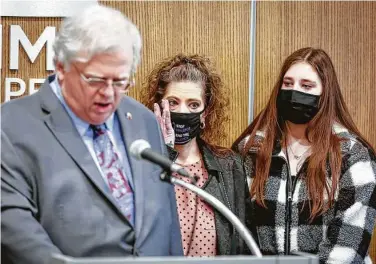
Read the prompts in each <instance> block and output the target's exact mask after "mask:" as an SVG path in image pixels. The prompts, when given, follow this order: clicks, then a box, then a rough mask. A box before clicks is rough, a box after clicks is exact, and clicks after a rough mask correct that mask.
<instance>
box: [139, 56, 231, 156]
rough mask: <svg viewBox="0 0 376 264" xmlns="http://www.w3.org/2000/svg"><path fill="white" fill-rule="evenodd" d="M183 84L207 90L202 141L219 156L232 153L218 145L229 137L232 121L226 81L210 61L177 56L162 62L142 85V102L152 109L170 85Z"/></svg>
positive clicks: (204, 58)
mask: <svg viewBox="0 0 376 264" xmlns="http://www.w3.org/2000/svg"><path fill="white" fill-rule="evenodd" d="M182 81H190V82H195V83H202V85H203V87H204V94H205V111H206V117H205V128H204V129H203V130H202V131H201V133H200V138H201V139H203V140H204V141H205V142H206V143H207V144H208V146H209V147H210V149H211V150H212V151H214V152H215V153H216V154H224V153H226V152H228V151H230V150H228V149H225V148H222V147H219V146H218V145H219V142H221V141H222V140H223V139H225V137H226V132H225V130H224V129H223V124H224V123H226V122H228V120H229V118H228V111H227V108H228V105H229V101H228V98H227V96H226V95H225V93H224V84H223V81H222V79H221V77H220V75H219V74H218V73H217V72H216V70H215V68H214V66H213V64H212V63H211V61H210V59H209V58H207V57H204V56H201V55H197V54H196V55H184V54H178V55H176V56H173V57H169V58H166V59H164V60H162V61H160V62H159V63H157V64H156V65H155V67H154V69H153V70H152V71H151V72H150V74H149V75H148V77H147V80H146V82H145V83H144V84H143V86H142V90H141V102H142V103H143V104H144V105H146V106H147V107H148V108H149V109H150V110H152V109H153V105H154V103H160V102H161V100H162V98H163V96H164V95H165V93H166V88H167V86H168V84H169V83H171V82H182Z"/></svg>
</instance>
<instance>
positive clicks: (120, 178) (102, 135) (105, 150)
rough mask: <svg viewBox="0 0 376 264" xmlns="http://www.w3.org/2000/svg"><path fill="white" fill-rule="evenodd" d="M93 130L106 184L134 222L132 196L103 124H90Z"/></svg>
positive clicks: (117, 156) (96, 152)
mask: <svg viewBox="0 0 376 264" xmlns="http://www.w3.org/2000/svg"><path fill="white" fill-rule="evenodd" d="M90 127H91V129H92V130H93V143H94V151H95V154H96V155H97V158H98V162H99V165H100V167H101V169H102V173H103V175H104V177H105V178H106V179H107V185H108V187H109V188H110V191H111V193H112V195H113V197H114V198H115V200H116V201H117V203H118V205H119V207H120V209H121V211H122V213H123V214H124V215H125V216H126V217H127V218H128V220H129V221H130V222H131V224H132V225H133V224H134V196H133V191H132V188H131V187H130V185H129V182H128V180H127V177H126V176H125V173H124V168H123V165H122V163H121V160H120V159H119V154H118V153H116V151H115V148H114V145H113V143H112V141H111V139H110V137H109V135H108V133H109V132H108V131H107V130H106V128H105V127H104V125H100V126H94V125H91V126H90Z"/></svg>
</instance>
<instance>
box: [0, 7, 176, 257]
mask: <svg viewBox="0 0 376 264" xmlns="http://www.w3.org/2000/svg"><path fill="white" fill-rule="evenodd" d="M140 50H141V37H140V33H139V31H138V29H137V28H136V27H135V25H134V24H132V23H131V22H130V21H129V20H128V19H127V18H125V17H124V16H123V15H122V13H121V12H119V11H116V10H113V9H110V8H107V7H103V6H100V5H97V6H92V7H90V8H88V9H86V10H85V11H84V12H82V13H80V14H79V15H76V16H73V17H69V18H67V19H66V20H65V21H64V22H63V24H62V27H61V29H60V31H59V34H58V35H57V37H56V41H55V43H54V52H55V60H54V62H55V68H56V73H55V74H54V75H52V76H49V77H48V78H47V79H46V82H45V83H44V85H43V86H42V87H41V89H40V90H39V91H38V92H37V93H35V94H34V95H31V96H26V97H24V98H21V99H15V100H12V101H10V102H8V103H5V104H3V105H2V107H1V112H2V120H1V125H2V130H1V146H2V148H1V155H2V160H1V221H2V223H1V234H2V241H1V242H2V261H3V263H28V264H43V263H45V264H47V263H49V262H50V258H51V254H54V253H56V254H64V255H69V256H73V257H104V256H112V257H116V256H121V257H125V256H167V255H182V254H183V252H182V246H181V236H180V229H179V223H178V218H177V212H176V201H175V195H174V189H173V186H172V185H170V184H168V183H164V182H162V181H160V180H159V175H160V173H161V169H159V167H157V166H156V165H152V164H151V163H147V162H144V161H137V160H135V159H133V158H132V157H131V156H130V155H129V153H128V147H129V145H130V144H131V143H132V142H133V141H134V140H136V139H140V138H142V139H144V140H146V141H148V142H149V143H150V145H151V147H152V149H154V150H155V151H157V152H160V153H161V154H165V147H164V142H163V138H162V137H161V134H160V130H159V127H158V123H157V121H156V119H155V117H154V115H153V113H152V112H150V111H149V110H147V109H146V108H145V107H144V106H142V105H141V104H140V103H138V102H136V101H135V100H132V99H131V98H129V97H127V96H125V95H124V93H126V92H127V91H128V89H129V88H130V87H131V86H132V84H133V74H134V73H135V70H136V67H137V65H138V62H139V60H140Z"/></svg>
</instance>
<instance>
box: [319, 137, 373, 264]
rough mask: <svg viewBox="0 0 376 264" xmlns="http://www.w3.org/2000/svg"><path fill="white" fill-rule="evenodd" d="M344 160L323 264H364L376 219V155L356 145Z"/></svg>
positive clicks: (323, 247) (322, 245) (324, 243)
mask: <svg viewBox="0 0 376 264" xmlns="http://www.w3.org/2000/svg"><path fill="white" fill-rule="evenodd" d="M352 144H353V146H352V147H351V150H350V152H349V153H348V155H346V156H345V157H344V159H343V166H342V168H343V169H342V175H341V178H340V181H339V190H338V198H337V202H336V207H335V217H334V219H333V220H332V221H331V222H330V223H329V224H328V226H327V235H326V238H325V239H324V240H323V241H322V242H321V243H320V245H319V258H320V263H321V264H323V263H333V264H334V263H335V264H340V263H341V264H342V263H354V264H355V263H365V258H367V255H368V248H369V244H370V241H371V235H372V231H373V227H374V224H375V218H376V190H375V185H376V159H375V154H374V153H373V152H372V151H371V150H369V149H367V148H366V147H364V146H363V145H362V144H361V143H359V142H355V143H354V142H353V143H352Z"/></svg>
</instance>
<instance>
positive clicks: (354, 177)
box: [239, 126, 376, 264]
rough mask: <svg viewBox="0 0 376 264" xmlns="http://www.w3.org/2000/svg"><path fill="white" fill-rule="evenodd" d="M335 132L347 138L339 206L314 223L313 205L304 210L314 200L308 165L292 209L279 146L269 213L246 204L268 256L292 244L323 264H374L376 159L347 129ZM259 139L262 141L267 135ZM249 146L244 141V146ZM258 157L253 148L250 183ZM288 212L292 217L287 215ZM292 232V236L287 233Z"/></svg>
mask: <svg viewBox="0 0 376 264" xmlns="http://www.w3.org/2000/svg"><path fill="white" fill-rule="evenodd" d="M334 131H335V132H336V133H337V134H338V135H339V136H340V137H343V138H345V139H346V140H345V141H344V142H343V143H342V145H341V150H342V155H343V158H342V170H341V176H340V180H339V185H338V191H337V193H336V196H335V204H334V206H333V207H332V208H330V210H328V211H327V212H326V213H324V214H323V215H321V216H319V217H316V218H315V219H314V220H313V222H311V223H309V221H308V218H309V215H310V212H309V209H308V206H304V207H303V209H302V205H303V203H304V201H305V200H306V204H307V201H308V195H307V190H306V184H305V181H304V178H305V171H306V170H305V168H306V167H305V166H306V165H307V164H304V165H303V166H302V169H301V170H300V173H299V175H298V177H297V180H296V184H295V187H294V188H293V194H292V201H291V204H290V205H291V207H289V206H287V204H289V203H288V202H287V195H286V186H287V185H286V184H287V177H288V175H289V174H288V173H289V172H288V167H287V162H286V159H285V154H284V153H283V152H282V151H281V148H280V147H278V144H276V148H275V149H274V151H273V156H272V164H271V170H270V176H269V178H268V180H267V182H266V186H265V202H266V206H267V209H265V208H263V207H261V206H259V205H258V204H257V203H256V201H255V199H254V198H250V197H249V198H248V200H247V202H246V207H247V226H248V228H249V229H250V230H251V231H252V233H253V235H254V237H255V239H256V240H257V241H258V244H259V246H260V249H261V251H262V252H263V254H267V255H269V254H272V255H276V254H280V255H282V254H285V252H286V250H288V249H287V247H286V241H288V240H289V243H288V245H287V246H288V247H289V248H290V252H294V251H303V252H308V253H313V254H318V255H319V258H320V263H336V264H345V263H372V262H371V259H370V257H369V255H368V248H369V244H370V240H371V235H372V231H373V227H374V223H375V218H376V188H375V185H376V157H375V155H374V153H372V152H371V150H369V149H367V148H366V147H365V146H364V145H363V144H361V143H360V142H359V141H358V140H357V139H356V138H355V136H353V135H351V134H350V133H348V131H347V130H345V129H343V128H340V127H338V126H336V128H335V129H334ZM257 136H258V137H260V139H261V140H262V133H261V134H260V133H258V134H257ZM243 146H244V141H243V142H242V143H240V145H239V147H240V148H241V147H243ZM255 155H256V152H252V150H250V152H249V155H247V157H246V159H245V164H246V166H245V167H246V171H247V177H248V179H247V180H248V184H249V185H250V184H252V180H253V177H254V174H253V164H254V157H255ZM329 174H330V173H329ZM328 181H329V182H330V177H328ZM288 208H290V210H288ZM288 211H290V212H291V213H290V214H288V213H286V212H288ZM288 219H290V221H288ZM287 223H288V225H289V226H288V225H287ZM286 229H289V230H290V232H288V233H286Z"/></svg>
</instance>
